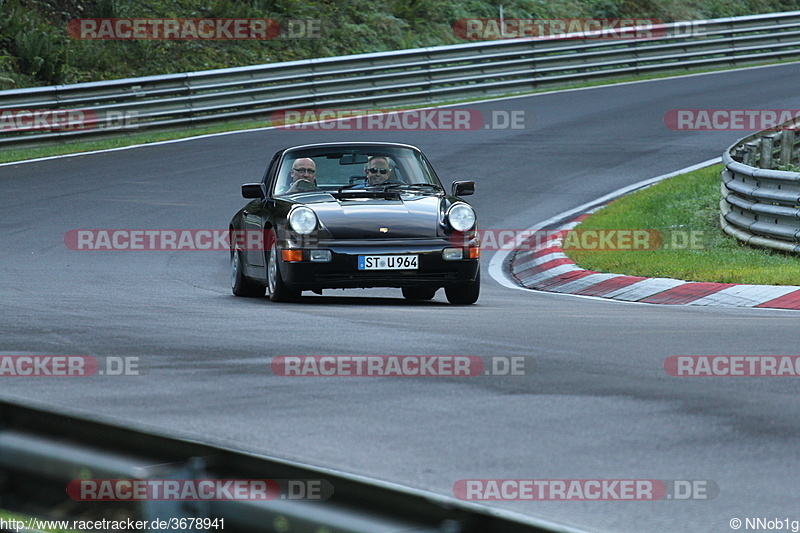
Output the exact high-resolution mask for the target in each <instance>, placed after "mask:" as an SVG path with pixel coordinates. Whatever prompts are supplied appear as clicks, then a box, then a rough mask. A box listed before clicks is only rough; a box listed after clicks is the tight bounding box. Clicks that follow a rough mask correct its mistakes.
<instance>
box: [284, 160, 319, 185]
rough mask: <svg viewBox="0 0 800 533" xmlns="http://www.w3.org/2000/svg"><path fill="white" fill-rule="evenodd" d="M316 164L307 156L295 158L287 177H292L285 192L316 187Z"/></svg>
mask: <svg viewBox="0 0 800 533" xmlns="http://www.w3.org/2000/svg"><path fill="white" fill-rule="evenodd" d="M316 174H317V165H316V163H314V160H313V159H311V158H308V157H301V158H299V159H295V160H294V163H292V169H291V170H290V171H289V177H290V178H292V184H291V186H290V187H289V188H288V189H287V190H286V194H292V193H295V192H300V191H312V190H314V189H316V188H317V179H316Z"/></svg>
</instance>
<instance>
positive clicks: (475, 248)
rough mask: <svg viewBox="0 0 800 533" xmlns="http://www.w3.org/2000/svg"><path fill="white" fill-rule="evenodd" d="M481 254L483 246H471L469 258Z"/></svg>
mask: <svg viewBox="0 0 800 533" xmlns="http://www.w3.org/2000/svg"><path fill="white" fill-rule="evenodd" d="M480 256H481V248H480V246H470V247H469V258H470V259H478V258H479V257H480Z"/></svg>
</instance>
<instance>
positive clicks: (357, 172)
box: [229, 143, 480, 304]
mask: <svg viewBox="0 0 800 533" xmlns="http://www.w3.org/2000/svg"><path fill="white" fill-rule="evenodd" d="M474 191H475V184H474V182H472V181H455V182H453V184H452V187H451V191H450V194H447V192H446V191H445V189H444V187H442V184H441V182H440V181H439V178H438V177H437V176H436V174H435V173H434V171H433V169H432V168H431V166H430V164H429V163H428V161H427V160H426V159H425V156H424V155H423V154H422V152H420V150H419V149H418V148H416V147H414V146H409V145H404V144H395V143H328V144H311V145H304V146H297V147H294V148H288V149H285V150H281V151H279V152H278V153H276V154H275V155H274V156H273V158H272V161H271V162H270V164H269V166H268V167H267V171H266V173H265V174H264V177H263V179H262V180H261V182H260V183H248V184H244V185H242V196H244V197H245V198H248V199H252V200H251V201H250V203H248V204H247V205H246V206H244V207H243V208H242V209H241V210H240V211H239V212H238V213H236V215H235V216H234V217H233V219H232V220H231V224H230V228H229V229H230V232H231V239H230V242H231V285H232V289H233V293H234V294H235V295H237V296H263V295H264V294H265V292H266V291H269V296H270V299H271V300H273V301H291V300H294V299H297V298H298V297H299V296H300V293H301V291H306V290H308V291H314V292H317V293H321V291H322V289H333V288H359V287H360V288H367V287H398V288H400V289H402V291H403V296H404V297H405V298H408V299H411V300H430V299H431V298H433V297H434V294H435V293H436V291H437V290H438V289H440V288H444V290H445V295H446V296H447V300H448V301H449V302H450V303H453V304H472V303H475V301H477V299H478V295H479V293H480V268H479V264H478V263H479V257H480V247H479V242H478V236H477V219H476V216H475V211H474V210H473V209H472V207H471V206H470V205H469V204H468V203H467V202H465V201H463V200H462V199H461V198H460V197H462V196H467V195H470V194H473V192H474Z"/></svg>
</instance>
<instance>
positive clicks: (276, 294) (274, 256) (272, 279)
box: [267, 243, 300, 302]
mask: <svg viewBox="0 0 800 533" xmlns="http://www.w3.org/2000/svg"><path fill="white" fill-rule="evenodd" d="M278 261H279V259H278V247H277V245H276V244H275V243H273V244H272V248H271V249H270V251H269V258H268V259H267V287H268V289H269V299H270V300H272V301H273V302H292V301H294V300H297V299H298V298H300V291H298V290H295V289H290V288H289V287H287V286H286V284H285V283H284V282H283V278H282V277H281V269H280V266H279V265H278Z"/></svg>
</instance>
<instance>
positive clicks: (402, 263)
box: [358, 255, 419, 270]
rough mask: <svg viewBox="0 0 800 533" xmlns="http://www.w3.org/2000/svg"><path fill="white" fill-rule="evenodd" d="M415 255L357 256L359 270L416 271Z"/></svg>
mask: <svg viewBox="0 0 800 533" xmlns="http://www.w3.org/2000/svg"><path fill="white" fill-rule="evenodd" d="M418 268H419V266H418V259H417V256H416V255H359V256H358V269H359V270H416V269H418Z"/></svg>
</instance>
